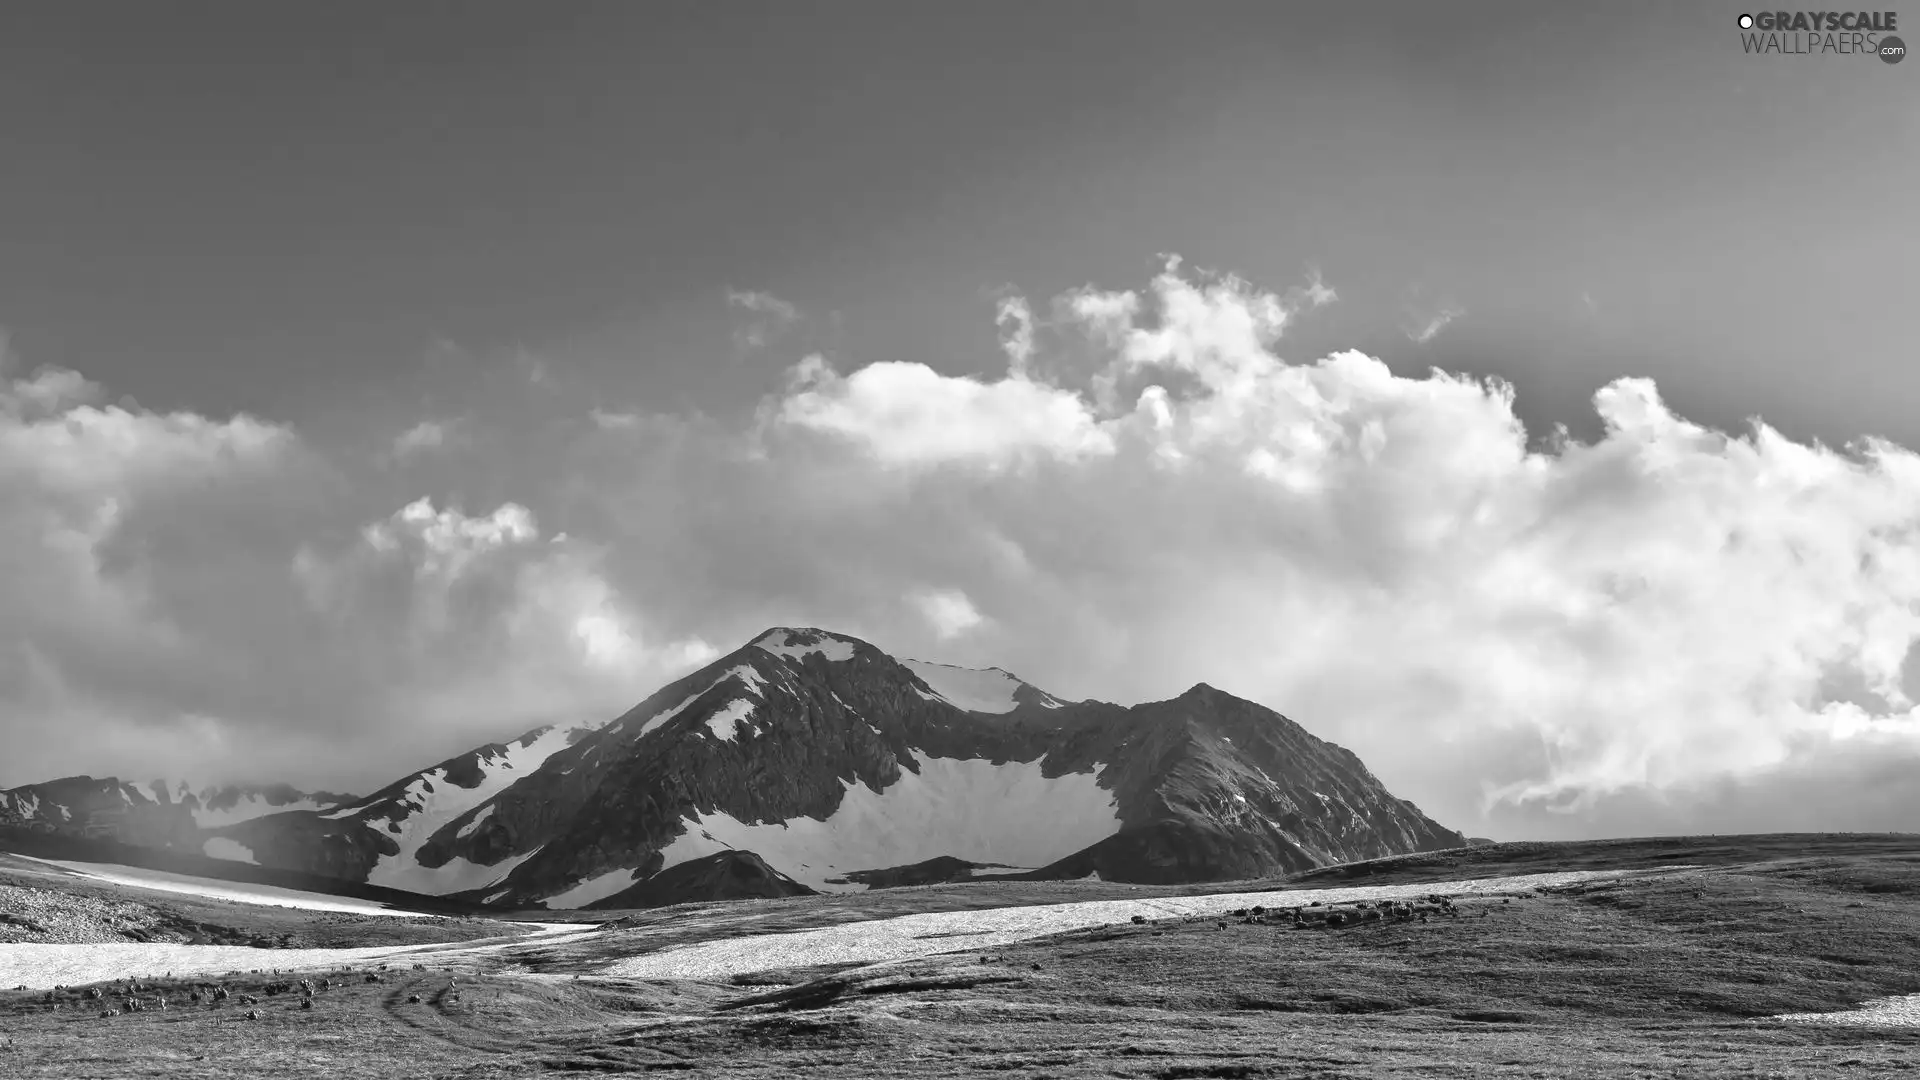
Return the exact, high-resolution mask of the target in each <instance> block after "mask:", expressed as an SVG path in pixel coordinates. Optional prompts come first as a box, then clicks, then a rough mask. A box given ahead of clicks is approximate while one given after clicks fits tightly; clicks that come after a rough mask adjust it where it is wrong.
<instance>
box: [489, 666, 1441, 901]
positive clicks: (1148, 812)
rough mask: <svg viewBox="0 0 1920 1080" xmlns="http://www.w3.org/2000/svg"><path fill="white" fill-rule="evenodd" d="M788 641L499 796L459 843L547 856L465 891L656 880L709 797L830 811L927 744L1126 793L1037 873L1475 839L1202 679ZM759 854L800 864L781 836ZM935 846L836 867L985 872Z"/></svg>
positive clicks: (1176, 868)
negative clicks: (1083, 682)
mask: <svg viewBox="0 0 1920 1080" xmlns="http://www.w3.org/2000/svg"><path fill="white" fill-rule="evenodd" d="M769 639H772V640H774V641H775V642H776V644H777V645H781V646H782V647H780V648H776V649H773V650H769V649H767V648H762V647H759V646H758V645H757V644H756V645H750V646H748V647H747V648H744V649H741V650H739V651H737V652H735V653H733V654H731V655H729V656H727V657H725V658H722V659H721V660H718V661H716V662H715V663H713V664H711V665H709V666H708V667H707V668H705V669H703V670H701V671H699V672H696V673H694V674H693V675H690V676H688V677H687V678H685V679H682V680H680V681H679V682H677V683H675V684H674V685H672V686H670V687H667V688H666V689H665V690H663V691H661V692H660V693H658V694H656V695H654V696H653V697H652V698H650V699H648V700H647V701H646V702H643V703H642V704H641V706H640V707H639V708H637V709H635V710H633V711H632V712H630V713H628V714H627V715H626V716H623V717H621V718H620V719H619V720H616V721H615V722H614V723H612V724H609V725H608V726H607V727H606V728H604V729H602V730H601V731H599V732H595V733H593V734H592V735H590V736H588V737H587V738H585V739H583V740H582V741H581V742H579V743H578V744H576V745H575V746H573V747H570V748H569V749H568V751H566V752H565V753H564V754H558V755H555V757H554V758H552V759H549V761H548V763H547V765H546V766H543V768H542V769H541V770H540V771H539V773H537V774H536V775H535V776H534V777H532V778H529V780H528V781H524V782H523V783H522V784H521V785H516V788H515V789H514V790H511V791H509V792H508V793H507V794H506V795H505V796H503V797H502V798H501V799H500V800H497V801H496V805H497V808H496V810H495V812H494V813H493V814H492V816H491V818H490V819H489V824H491V823H492V822H494V821H498V822H500V824H499V826H498V829H499V831H498V832H493V833H489V832H488V830H487V829H484V828H483V829H479V830H476V831H475V832H474V833H473V834H472V835H470V836H469V837H467V838H466V839H464V840H460V841H456V842H455V843H454V845H453V847H454V850H455V851H456V852H458V853H461V854H466V855H467V856H468V857H470V858H472V857H479V856H482V855H493V854H497V850H498V849H497V847H495V846H494V845H498V844H501V843H506V844H507V846H508V849H509V850H511V851H513V852H514V853H515V854H520V853H524V852H532V853H533V854H532V856H531V857H530V858H528V859H526V861H524V862H522V863H520V864H519V865H518V866H516V868H515V869H514V870H513V872H512V873H511V874H509V875H508V876H507V877H506V878H505V879H504V881H502V882H501V883H499V888H497V889H495V890H493V892H491V893H488V894H485V895H484V896H483V895H480V894H477V893H476V894H473V895H470V896H469V897H468V898H470V899H491V901H492V902H494V903H500V904H503V905H523V906H524V905H534V904H539V903H542V902H544V900H545V899H546V898H548V897H552V896H555V895H556V894H558V893H560V892H563V891H565V889H566V888H568V887H571V886H572V885H575V884H578V883H579V882H582V881H586V880H589V879H592V878H594V877H596V876H599V875H601V874H604V873H607V872H609V871H610V870H611V869H614V868H625V869H631V870H635V871H637V872H638V873H639V876H640V877H641V878H642V879H645V878H647V877H648V875H651V874H655V873H658V872H660V871H661V869H662V868H663V866H664V864H665V861H666V860H665V857H664V855H663V854H662V852H663V851H664V849H666V848H667V847H669V846H670V845H672V844H673V843H674V841H675V840H676V839H678V838H680V837H681V836H682V835H683V834H684V833H686V832H687V830H688V829H689V828H690V826H689V824H688V822H689V821H691V820H693V819H695V818H696V817H699V818H709V817H712V816H713V815H725V816H726V817H727V818H731V819H733V820H734V821H736V822H739V823H744V824H747V825H753V824H774V823H780V822H795V821H798V820H799V819H802V818H811V819H814V820H816V821H824V820H827V819H830V818H832V817H833V815H834V813H835V811H836V810H838V809H840V807H841V804H842V801H843V800H844V799H845V798H847V797H848V793H849V792H851V791H853V790H854V789H853V788H852V787H851V786H850V785H866V786H867V787H869V788H871V789H873V790H874V791H881V792H884V791H887V790H889V789H891V788H892V787H893V786H894V785H896V784H899V783H902V782H903V778H904V777H905V774H907V773H921V772H922V769H923V767H924V764H925V761H926V759H928V758H940V759H973V760H984V761H990V762H994V763H1005V762H1027V763H1035V764H1037V765H1038V766H1039V771H1040V773H1041V775H1042V776H1045V777H1061V776H1064V775H1066V774H1070V773H1081V774H1093V775H1094V776H1096V777H1097V782H1098V784H1099V786H1100V788H1102V789H1104V790H1106V791H1108V792H1111V795H1112V799H1113V801H1114V804H1115V807H1114V809H1115V814H1116V817H1117V819H1118V820H1117V821H1116V822H1115V826H1114V832H1113V834H1112V835H1109V836H1107V837H1106V838H1105V839H1103V840H1100V841H1098V842H1097V843H1094V844H1093V845H1092V846H1090V847H1086V848H1084V849H1083V850H1080V851H1068V852H1064V853H1063V855H1062V857H1060V858H1058V859H1056V861H1054V862H1052V863H1051V864H1049V865H1046V866H1044V867H1042V868H1041V869H1039V870H1037V871H1034V872H1032V873H1030V874H1028V875H1022V876H1028V877H1035V878H1040V877H1045V878H1067V877H1084V876H1086V875H1088V874H1094V873H1097V874H1099V875H1100V876H1101V877H1102V878H1106V879H1108V880H1115V881H1135V882H1182V881H1204V880H1225V879H1232V878H1244V877H1259V876H1266V875H1272V874H1279V873H1286V872H1291V871H1295V870H1304V869H1308V868H1310V867H1313V866H1316V865H1322V864H1325V863H1332V862H1345V861H1351V860H1356V859H1366V858H1375V857H1378V856H1382V855H1389V854H1397V853H1401V852H1408V851H1420V850H1435V849H1440V848H1447V847H1457V846H1459V845H1460V844H1461V843H1462V842H1463V841H1464V838H1463V837H1461V836H1460V835H1459V834H1458V833H1455V832H1452V831H1451V830H1448V829H1445V828H1442V827H1441V826H1439V825H1437V824H1436V823H1434V822H1433V821H1432V820H1430V819H1429V818H1427V817H1426V816H1425V815H1424V814H1421V813H1420V811H1419V810H1418V808H1416V807H1414V806H1412V805H1411V804H1409V803H1406V802H1405V801H1403V800H1400V799H1397V798H1395V797H1394V796H1393V795H1392V794H1391V793H1390V792H1388V791H1387V790H1386V788H1385V787H1384V786H1383V785H1382V784H1381V783H1380V782H1379V780H1378V779H1377V778H1375V777H1374V776H1373V775H1372V773H1370V772H1369V771H1368V770H1367V769H1366V767H1365V765H1363V764H1362V763H1361V762H1360V760H1359V759H1358V758H1357V757H1355V756H1354V755H1353V754H1352V753H1351V752H1349V751H1347V750H1344V749H1342V748H1340V747H1338V746H1334V745H1332V744H1330V743H1327V742H1324V741H1322V740H1320V739H1317V738H1315V737H1314V736H1312V735H1311V734H1309V733H1307V732H1306V731H1305V730H1304V729H1302V728H1300V727H1299V726H1298V725H1297V724H1294V723H1293V722H1292V721H1290V720H1288V719H1286V718H1285V717H1283V716H1281V715H1280V714H1278V713H1275V712H1273V711H1272V710H1269V709H1266V708H1263V707H1261V706H1259V705H1256V704H1254V703H1252V702H1248V701H1243V700H1241V699H1239V698H1235V697H1233V696H1231V695H1228V694H1224V693H1222V692H1220V691H1218V690H1215V689H1213V688H1211V687H1208V686H1205V685H1201V686H1196V687H1195V688H1194V689H1193V690H1191V691H1189V692H1188V693H1186V694H1184V695H1182V696H1181V697H1179V698H1176V699H1174V700H1172V701H1164V702H1155V703H1151V704H1147V705H1139V706H1134V707H1131V708H1126V707H1122V706H1117V705H1110V704H1106V703H1103V702H1078V703H1071V704H1066V703H1061V702H1059V701H1058V700H1057V699H1055V698H1052V697H1051V696H1050V695H1047V694H1045V693H1044V692H1042V691H1039V690H1037V689H1034V688H1032V687H1028V686H1026V685H1025V684H1019V686H1018V688H1017V689H1015V690H1014V691H1013V693H1012V695H1011V701H1010V702H1008V703H1007V706H1008V707H1007V708H1006V711H1004V712H1000V713H996V714H993V715H984V714H981V713H975V712H968V711H966V710H963V709H960V708H957V707H955V706H953V705H952V704H950V703H949V702H948V701H947V700H945V699H943V698H941V697H940V696H939V695H937V694H935V693H931V692H930V691H931V690H932V687H930V686H928V685H927V684H926V683H925V682H923V681H922V680H921V679H920V678H919V677H918V676H917V675H916V674H915V673H914V671H913V670H911V669H909V668H908V667H906V666H904V665H902V664H901V663H900V662H898V661H896V660H894V659H893V658H892V657H890V656H887V655H886V654H884V653H881V652H880V651H879V650H878V649H875V648H874V647H873V646H871V645H869V644H867V643H865V642H861V641H857V640H854V639H851V638H845V637H842V636H838V635H826V634H821V633H820V632H818V631H792V630H776V631H770V632H769V634H768V635H766V636H764V637H763V638H762V639H761V640H762V641H766V640H769ZM729 717H734V718H736V719H734V720H732V721H731V722H729V721H728V718H729ZM716 725H718V727H717V729H716ZM716 730H719V731H725V732H726V733H727V734H728V735H729V736H730V737H729V738H717V737H714V735H713V733H714V732H715V731H716ZM509 822H513V823H515V824H509ZM871 827H877V828H885V827H888V823H886V822H875V823H871ZM1034 827H1036V828H1044V827H1045V824H1044V823H1041V822H1036V823H1035V824H1034ZM931 839H932V838H930V840H931ZM772 842H773V843H775V844H778V842H779V841H778V839H777V838H775V839H774V840H773V841H772ZM483 845H486V846H484V847H483ZM757 854H759V855H760V856H762V857H763V858H764V859H765V860H766V861H768V862H769V863H770V865H771V866H772V867H773V868H774V869H776V870H780V871H783V872H786V873H788V874H789V875H791V874H792V873H794V872H796V871H797V869H798V867H796V866H794V865H789V864H788V862H787V861H783V859H788V856H786V854H785V853H783V852H782V851H780V850H778V849H777V848H768V849H765V850H760V851H758V852H757ZM923 854H924V855H925V856H926V857H925V858H923V859H921V860H919V861H917V862H914V863H911V864H904V865H897V866H892V867H888V866H875V867H867V868H860V869H858V870H855V871H852V872H843V873H841V874H839V875H838V876H837V877H834V878H829V879H827V887H833V886H834V885H836V884H844V885H851V886H860V885H865V886H868V887H889V886H893V885H904V884H918V883H925V882H929V881H935V880H964V879H966V877H968V876H972V869H973V866H974V864H973V863H970V862H969V861H968V859H966V858H962V857H959V856H957V855H955V854H954V853H953V852H952V851H941V850H927V851H924V852H923ZM798 857H799V856H793V857H792V858H798ZM973 858H974V859H976V860H977V859H978V856H973ZM789 861H790V860H789ZM1028 865H1032V864H1031V863H1029V864H1028ZM996 876H1000V875H996ZM1008 876H1011V875H1008ZM629 891H630V890H629ZM622 895H625V894H622ZM611 903H612V901H610V900H597V901H595V902H594V903H593V905H592V906H594V907H602V908H603V907H607V906H609V905H610V904H611Z"/></svg>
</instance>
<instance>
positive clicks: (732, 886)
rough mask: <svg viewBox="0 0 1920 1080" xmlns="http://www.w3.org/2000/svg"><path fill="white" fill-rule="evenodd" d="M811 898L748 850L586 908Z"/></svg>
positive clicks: (684, 867) (692, 865)
mask: <svg viewBox="0 0 1920 1080" xmlns="http://www.w3.org/2000/svg"><path fill="white" fill-rule="evenodd" d="M812 895H814V890H812V889H809V888H807V887H806V886H805V885H802V884H800V883H799V882H797V881H795V880H793V879H792V878H790V877H788V876H787V875H785V874H782V873H781V872H780V871H778V870H775V869H774V868H773V867H771V866H768V865H767V861H766V860H765V859H762V858H761V857H760V856H758V855H755V854H754V853H752V852H750V851H722V852H718V853H716V854H713V855H709V856H707V857H706V858H703V859H694V860H692V861H691V862H683V863H681V864H679V865H678V866H675V867H673V868H671V869H668V870H663V871H661V872H660V873H658V874H655V875H653V876H652V877H650V878H648V879H646V880H645V881H642V882H640V883H639V884H637V885H634V886H633V887H632V888H629V889H625V890H622V891H621V892H617V893H615V894H613V895H612V896H610V897H607V898H606V899H604V900H597V901H595V902H593V903H591V904H588V905H587V906H588V907H590V908H601V909H606V910H614V911H618V910H623V909H628V908H652V907H670V906H672V905H674V904H686V903H693V902H696V901H709V900H748V899H773V898H777V897H782V896H812Z"/></svg>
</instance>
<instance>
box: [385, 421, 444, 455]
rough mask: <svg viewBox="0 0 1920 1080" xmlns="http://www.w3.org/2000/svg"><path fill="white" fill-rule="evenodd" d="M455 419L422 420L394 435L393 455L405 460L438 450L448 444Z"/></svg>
mask: <svg viewBox="0 0 1920 1080" xmlns="http://www.w3.org/2000/svg"><path fill="white" fill-rule="evenodd" d="M455 426H456V422H455V421H445V422H443V421H439V420H422V421H420V422H419V423H417V424H415V425H413V426H412V427H410V428H408V429H407V430H405V431H403V432H401V433H400V434H398V435H396V436H394V439H393V456H394V458H395V459H397V460H401V461H404V460H406V459H407V458H410V457H414V456H416V455H418V454H422V453H425V452H426V451H429V450H438V449H440V448H441V447H443V446H445V445H447V441H448V440H449V439H450V438H451V437H452V435H453V431H454V428H455Z"/></svg>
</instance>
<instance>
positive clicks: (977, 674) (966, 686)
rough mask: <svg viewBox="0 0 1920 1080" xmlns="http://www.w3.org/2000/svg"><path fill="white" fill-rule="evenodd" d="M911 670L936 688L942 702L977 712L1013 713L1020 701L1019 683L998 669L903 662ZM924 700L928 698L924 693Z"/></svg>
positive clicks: (934, 689)
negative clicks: (1018, 695)
mask: <svg viewBox="0 0 1920 1080" xmlns="http://www.w3.org/2000/svg"><path fill="white" fill-rule="evenodd" d="M900 663H901V664H902V665H904V666H905V667H906V669H907V670H908V671H911V672H913V673H914V674H915V675H918V676H920V681H921V682H923V683H926V684H927V685H928V686H930V687H932V688H933V692H934V693H935V694H937V695H939V699H940V700H944V701H946V702H947V703H949V704H951V705H953V706H955V707H956V708H961V709H965V710H967V711H968V712H977V713H994V714H998V713H1010V712H1012V711H1013V710H1014V709H1015V708H1016V707H1018V705H1019V702H1017V701H1015V700H1013V692H1014V691H1015V690H1018V689H1020V680H1019V679H1016V678H1014V677H1013V676H1012V675H1009V674H1007V673H1006V672H1004V671H1001V670H1000V669H999V668H985V669H980V668H963V667H954V666H953V665H952V664H934V663H929V662H927V661H925V660H902V661H900ZM921 696H922V697H925V696H926V695H924V694H922V695H921Z"/></svg>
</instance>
